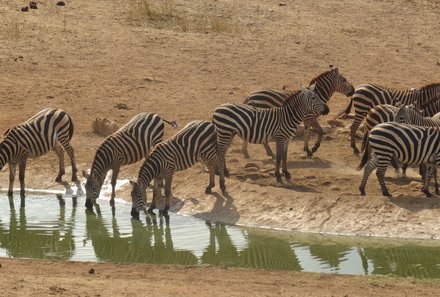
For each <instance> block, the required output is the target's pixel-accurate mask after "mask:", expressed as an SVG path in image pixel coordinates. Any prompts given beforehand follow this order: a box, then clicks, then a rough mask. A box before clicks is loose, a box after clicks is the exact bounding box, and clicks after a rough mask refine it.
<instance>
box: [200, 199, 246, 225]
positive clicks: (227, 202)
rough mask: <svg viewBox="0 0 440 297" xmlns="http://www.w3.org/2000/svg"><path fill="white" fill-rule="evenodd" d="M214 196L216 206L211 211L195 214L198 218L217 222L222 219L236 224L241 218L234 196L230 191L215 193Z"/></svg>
mask: <svg viewBox="0 0 440 297" xmlns="http://www.w3.org/2000/svg"><path fill="white" fill-rule="evenodd" d="M212 196H214V197H215V198H216V201H215V203H214V207H213V208H212V210H211V211H210V212H200V213H198V214H196V215H194V216H195V217H196V218H200V219H204V220H208V221H213V222H216V221H217V220H220V221H222V222H225V223H227V224H235V223H237V222H238V219H239V218H240V214H239V213H238V211H237V208H236V207H235V205H234V198H233V197H232V196H230V195H229V194H228V193H225V194H219V193H213V194H212Z"/></svg>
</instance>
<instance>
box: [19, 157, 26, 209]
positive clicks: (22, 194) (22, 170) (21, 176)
mask: <svg viewBox="0 0 440 297" xmlns="http://www.w3.org/2000/svg"><path fill="white" fill-rule="evenodd" d="M26 161H27V160H26V159H24V160H23V161H21V162H20V163H18V179H19V180H20V198H21V207H24V198H25V184H24V176H25V172H26Z"/></svg>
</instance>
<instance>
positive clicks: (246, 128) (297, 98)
mask: <svg viewBox="0 0 440 297" xmlns="http://www.w3.org/2000/svg"><path fill="white" fill-rule="evenodd" d="M314 87H315V85H312V86H311V87H310V89H306V88H303V89H302V91H297V92H296V93H292V94H291V95H290V97H289V98H288V99H287V100H285V102H284V104H283V106H281V107H278V108H271V109H261V108H255V107H253V106H250V105H247V104H238V103H235V104H234V103H228V104H223V105H221V106H220V107H218V108H217V109H216V110H215V111H214V114H213V123H214V125H215V127H216V129H217V151H218V153H219V155H220V157H221V158H222V160H223V161H224V160H225V155H226V150H227V148H228V146H229V144H230V143H231V141H232V138H233V137H234V136H235V134H238V135H239V136H240V138H242V139H243V140H245V141H247V142H251V143H265V142H268V141H270V140H275V142H276V145H277V156H276V169H275V175H276V179H277V181H278V182H281V175H280V172H279V169H280V163H281V160H282V161H283V164H282V169H283V173H284V175H285V177H286V179H290V174H289V172H288V171H287V165H286V162H287V161H286V159H287V148H288V141H289V139H290V138H291V137H293V136H294V135H295V132H296V129H297V128H298V126H299V124H300V123H301V122H302V121H303V119H304V116H305V115H306V114H307V113H310V112H314V113H317V114H318V113H321V114H327V113H328V111H329V110H328V107H327V105H326V104H325V103H324V102H322V101H321V100H320V99H318V98H317V96H316V94H315V93H314V91H313V89H314ZM225 171H226V169H225Z"/></svg>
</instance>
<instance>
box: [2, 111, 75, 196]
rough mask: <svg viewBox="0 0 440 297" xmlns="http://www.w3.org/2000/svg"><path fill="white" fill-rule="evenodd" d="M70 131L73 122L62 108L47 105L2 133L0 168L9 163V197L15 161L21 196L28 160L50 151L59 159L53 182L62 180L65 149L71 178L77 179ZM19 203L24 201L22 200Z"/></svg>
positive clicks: (23, 189)
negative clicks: (17, 167)
mask: <svg viewBox="0 0 440 297" xmlns="http://www.w3.org/2000/svg"><path fill="white" fill-rule="evenodd" d="M73 130H74V126H73V121H72V119H71V118H70V116H69V115H68V114H67V113H66V112H65V111H63V110H61V109H56V108H46V109H44V110H42V111H40V112H39V113H37V114H36V115H35V116H33V117H32V118H30V119H29V120H27V121H26V122H24V123H22V124H19V125H17V126H15V127H13V128H12V129H10V130H8V131H7V132H6V133H5V137H4V140H3V141H2V142H1V143H0V170H1V169H2V168H3V167H4V166H5V164H6V163H8V164H9V190H8V195H9V196H12V191H13V185H14V180H15V172H16V166H17V164H18V166H19V180H20V195H21V196H22V197H23V198H24V194H25V183H24V176H25V170H26V163H27V159H28V158H36V157H39V156H42V155H44V154H46V153H48V152H50V151H52V150H53V151H55V153H56V155H57V156H58V159H59V172H58V175H57V177H56V179H55V181H57V182H61V178H62V176H63V175H64V173H65V168H64V151H66V152H67V154H68V156H69V158H70V161H71V165H72V181H77V176H76V172H77V168H76V162H75V154H74V149H73V147H72V146H71V145H70V141H71V139H72V136H73ZM22 203H23V204H24V200H22Z"/></svg>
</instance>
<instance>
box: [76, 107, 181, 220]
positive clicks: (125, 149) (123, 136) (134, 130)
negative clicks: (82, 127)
mask: <svg viewBox="0 0 440 297" xmlns="http://www.w3.org/2000/svg"><path fill="white" fill-rule="evenodd" d="M164 122H167V121H165V120H163V119H162V118H161V117H160V116H158V115H157V114H155V113H147V112H144V113H140V114H138V115H136V116H134V117H133V118H132V119H131V120H130V121H129V122H128V123H126V124H125V125H124V126H123V127H121V128H120V129H119V130H118V131H116V132H115V133H113V134H111V135H109V136H108V137H107V138H106V139H105V140H104V142H103V143H102V144H101V146H100V147H99V148H98V150H97V151H96V155H95V159H94V160H93V164H92V168H91V170H90V174H87V173H86V172H85V171H83V175H84V176H85V177H86V178H87V182H86V185H85V189H86V207H87V208H92V207H93V205H95V207H96V208H97V210H98V211H99V206H98V205H97V203H96V199H97V198H98V197H99V193H100V191H101V187H102V184H103V183H104V179H105V177H106V175H107V172H108V171H109V170H112V179H111V185H112V195H111V199H110V205H111V206H112V208H114V198H115V185H116V179H117V178H118V174H119V169H120V167H121V166H122V165H128V164H132V163H135V162H137V161H139V160H141V159H142V158H144V157H145V156H147V155H148V153H149V152H150V150H151V149H152V148H153V146H155V145H156V144H158V143H160V142H161V141H162V138H163V135H164ZM167 123H169V122H167ZM170 124H171V125H173V126H174V127H177V125H176V123H175V122H174V121H173V122H171V123H170Z"/></svg>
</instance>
